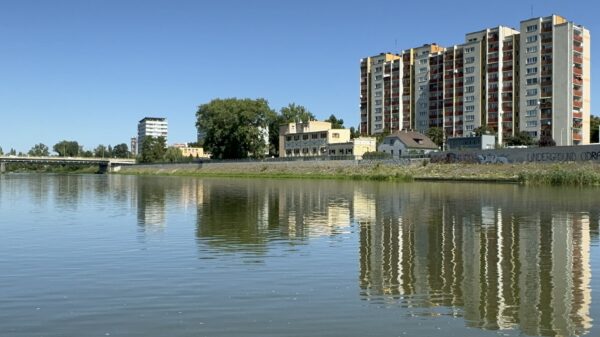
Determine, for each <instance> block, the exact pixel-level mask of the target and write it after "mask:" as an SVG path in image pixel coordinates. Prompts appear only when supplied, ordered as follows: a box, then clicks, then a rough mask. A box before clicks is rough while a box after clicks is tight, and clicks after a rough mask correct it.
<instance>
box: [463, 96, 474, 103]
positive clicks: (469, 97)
mask: <svg viewBox="0 0 600 337" xmlns="http://www.w3.org/2000/svg"><path fill="white" fill-rule="evenodd" d="M465 102H475V96H465Z"/></svg>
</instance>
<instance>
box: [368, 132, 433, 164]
mask: <svg viewBox="0 0 600 337" xmlns="http://www.w3.org/2000/svg"><path fill="white" fill-rule="evenodd" d="M438 150H439V147H438V146H437V145H436V144H435V143H434V142H432V141H431V139H429V138H428V137H427V136H425V135H424V134H422V133H419V132H414V131H398V132H394V133H392V134H390V135H389V136H387V137H385V138H384V139H383V142H381V144H379V146H378V147H377V151H379V152H383V153H389V154H390V155H391V156H392V158H400V157H408V156H410V155H423V154H428V153H429V152H435V151H438Z"/></svg>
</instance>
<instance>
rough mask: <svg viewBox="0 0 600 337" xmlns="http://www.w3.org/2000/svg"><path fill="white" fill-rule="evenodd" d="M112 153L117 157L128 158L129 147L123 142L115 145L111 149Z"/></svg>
mask: <svg viewBox="0 0 600 337" xmlns="http://www.w3.org/2000/svg"><path fill="white" fill-rule="evenodd" d="M112 154H113V156H115V157H117V158H129V156H130V155H131V153H130V152H129V148H128V147H127V144H125V143H121V144H118V145H115V147H114V148H113V149H112Z"/></svg>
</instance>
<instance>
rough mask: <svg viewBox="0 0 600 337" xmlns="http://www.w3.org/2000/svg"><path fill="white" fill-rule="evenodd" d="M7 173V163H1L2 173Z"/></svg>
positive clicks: (0, 169)
mask: <svg viewBox="0 0 600 337" xmlns="http://www.w3.org/2000/svg"><path fill="white" fill-rule="evenodd" d="M4 172H6V163H5V162H0V173H4Z"/></svg>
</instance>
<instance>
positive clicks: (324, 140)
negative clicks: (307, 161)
mask: <svg viewBox="0 0 600 337" xmlns="http://www.w3.org/2000/svg"><path fill="white" fill-rule="evenodd" d="M348 142H350V130H348V129H332V128H331V123H329V122H319V121H309V122H308V123H288V124H285V125H282V126H281V127H280V129H279V156H280V157H308V156H322V155H327V154H328V151H327V148H328V145H329V144H334V143H348Z"/></svg>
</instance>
